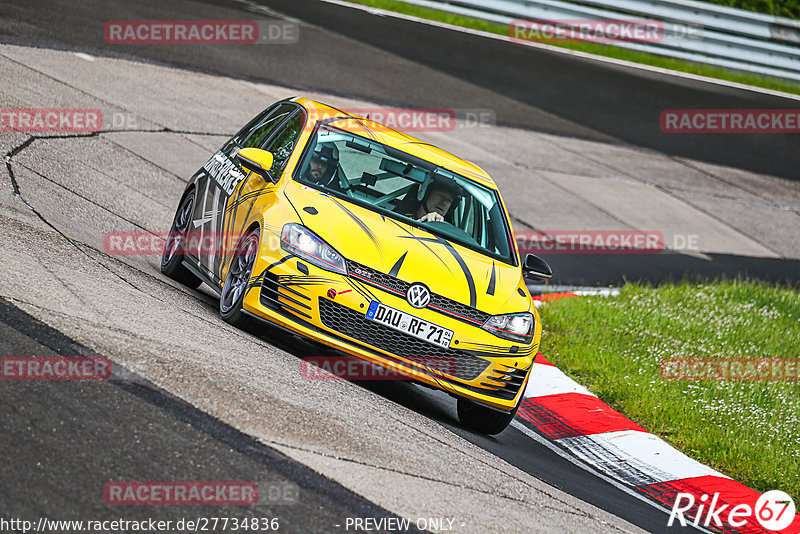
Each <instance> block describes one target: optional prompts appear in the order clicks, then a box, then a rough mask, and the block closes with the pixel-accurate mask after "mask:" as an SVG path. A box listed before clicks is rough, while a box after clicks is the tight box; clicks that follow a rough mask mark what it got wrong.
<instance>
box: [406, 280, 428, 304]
mask: <svg viewBox="0 0 800 534" xmlns="http://www.w3.org/2000/svg"><path fill="white" fill-rule="evenodd" d="M406 300H407V301H408V303H409V304H411V305H412V306H414V307H415V308H424V307H425V306H427V305H428V303H429V302H430V301H431V292H430V291H428V288H427V287H425V286H424V285H423V284H420V283H419V282H417V283H414V284H411V287H409V288H408V292H407V293H406Z"/></svg>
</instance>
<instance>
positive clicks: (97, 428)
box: [0, 0, 799, 532]
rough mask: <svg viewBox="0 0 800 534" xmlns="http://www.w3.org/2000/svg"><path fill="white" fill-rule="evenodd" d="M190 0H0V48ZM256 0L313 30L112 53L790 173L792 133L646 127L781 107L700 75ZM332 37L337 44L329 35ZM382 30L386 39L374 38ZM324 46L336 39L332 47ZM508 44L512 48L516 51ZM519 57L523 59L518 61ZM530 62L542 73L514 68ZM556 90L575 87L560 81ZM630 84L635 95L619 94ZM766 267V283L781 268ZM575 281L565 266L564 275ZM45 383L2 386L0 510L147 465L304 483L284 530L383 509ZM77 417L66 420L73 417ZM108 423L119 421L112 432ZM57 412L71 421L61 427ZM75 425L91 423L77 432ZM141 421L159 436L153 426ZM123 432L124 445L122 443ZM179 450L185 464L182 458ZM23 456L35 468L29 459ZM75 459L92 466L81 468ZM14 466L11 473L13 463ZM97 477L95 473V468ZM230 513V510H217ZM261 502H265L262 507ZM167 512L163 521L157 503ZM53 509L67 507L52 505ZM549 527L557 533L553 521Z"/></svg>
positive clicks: (527, 458) (561, 473) (418, 400)
mask: <svg viewBox="0 0 800 534" xmlns="http://www.w3.org/2000/svg"><path fill="white" fill-rule="evenodd" d="M175 5H180V4H175ZM200 5H201V6H203V11H202V13H197V12H193V13H187V12H185V11H181V9H180V7H176V8H173V7H172V5H163V4H161V3H157V2H153V3H150V4H149V3H147V2H144V3H138V4H136V5H126V4H110V3H105V2H85V3H79V4H73V3H66V2H63V3H60V2H38V3H31V4H26V5H24V6H21V5H14V4H12V5H6V6H4V9H3V14H2V19H0V20H1V21H2V27H3V35H4V37H3V40H4V41H5V42H14V43H19V44H28V45H37V46H43V47H56V48H62V47H64V48H75V47H77V48H80V49H88V50H92V51H94V52H95V53H103V52H104V51H105V52H106V53H108V54H112V55H118V54H120V49H119V48H118V47H115V48H114V49H113V50H112V49H111V48H110V47H109V46H107V45H106V44H105V43H103V42H102V40H98V38H97V36H98V35H102V33H101V32H100V33H99V34H98V28H102V25H103V24H104V23H105V22H106V21H107V20H109V19H137V18H138V19H146V18H151V19H154V18H160V19H178V18H195V17H197V16H202V17H203V18H214V16H215V13H217V12H216V11H215V10H216V9H217V6H222V7H219V9H220V11H222V10H223V7H225V9H226V10H227V9H228V8H229V7H230V4H229V3H223V2H220V3H218V4H211V3H209V4H200ZM268 5H269V6H270V7H274V8H275V9H276V10H279V11H281V12H284V13H287V14H290V15H292V16H295V17H297V18H302V19H304V20H308V21H310V22H312V23H313V24H315V25H317V26H318V28H312V29H309V30H308V32H307V34H306V35H304V43H305V44H303V45H302V46H299V47H274V48H273V47H258V48H259V49H258V50H257V51H254V47H242V49H241V50H239V51H236V52H234V53H231V52H230V49H226V51H225V53H221V52H220V51H219V49H215V48H214V47H203V46H198V47H191V49H190V50H188V49H179V48H178V47H173V48H166V49H162V48H160V47H146V48H133V47H130V48H129V49H127V50H126V49H125V48H124V47H123V50H122V53H123V54H124V55H130V56H136V57H140V58H146V59H151V60H155V61H158V62H163V63H167V64H174V65H179V66H184V67H191V68H196V69H198V70H203V71H211V72H220V73H225V74H227V75H231V76H240V77H243V78H247V79H258V80H264V81H272V82H275V83H280V84H283V85H290V86H295V87H298V88H313V89H324V90H327V91H329V92H336V93H341V94H346V95H354V96H360V97H365V98H370V99H372V100H374V101H378V102H385V103H391V104H398V105H409V106H417V107H418V106H424V107H454V108H457V107H462V108H464V107H485V102H486V101H485V97H486V96H487V94H493V95H496V96H498V98H497V100H496V102H497V104H496V106H495V107H494V111H495V112H496V114H497V118H498V121H499V122H501V123H504V124H509V125H514V126H523V127H531V128H536V129H539V130H543V131H549V132H553V133H557V134H560V135H565V136H575V137H582V138H587V139H595V140H599V141H606V142H608V141H614V140H615V139H618V140H621V141H630V142H639V143H642V144H644V145H646V146H651V147H656V148H658V149H659V150H661V151H664V152H667V153H674V154H678V155H684V156H690V157H695V158H698V159H707V160H708V161H713V162H720V163H725V164H729V165H735V166H740V167H742V168H751V169H756V170H758V171H760V172H769V173H772V174H775V175H779V176H786V177H790V178H797V171H796V169H797V163H798V160H797V157H798V153H799V151H798V150H797V148H798V145H797V140H796V138H792V137H790V136H771V137H770V138H769V143H768V144H767V145H764V144H762V143H761V141H760V140H759V139H752V138H750V137H749V136H741V137H736V138H735V139H733V141H732V143H728V141H729V139H727V138H726V142H725V143H721V144H715V143H710V144H709V143H706V144H704V145H703V146H702V151H701V152H699V153H698V152H697V151H698V146H700V145H699V144H698V143H696V142H693V141H692V140H691V139H688V137H677V136H676V137H668V136H664V135H661V134H660V133H659V132H657V131H656V130H657V116H658V113H659V112H660V111H661V109H663V108H664V107H671V108H681V107H697V108H703V107H714V108H722V107H749V108H779V107H786V104H785V102H784V101H780V100H778V99H773V98H771V97H763V96H754V95H752V94H746V93H744V92H742V91H739V90H732V89H725V88H721V87H713V88H709V87H708V86H707V85H702V88H701V86H700V84H698V83H696V82H691V81H687V80H669V81H665V80H664V79H663V78H661V77H659V76H655V75H653V74H649V73H642V72H639V71H634V70H632V69H627V68H622V67H608V66H604V67H599V66H597V65H594V64H592V63H591V62H588V61H585V60H578V59H574V58H564V57H563V56H561V55H554V54H551V53H546V52H536V53H533V52H530V51H522V50H516V49H514V50H511V49H509V45H508V44H507V43H506V44H504V43H501V42H497V43H492V44H490V45H484V43H483V42H481V45H482V46H480V47H478V46H477V44H476V42H472V39H473V38H472V37H469V36H464V35H462V34H455V33H454V32H449V31H446V30H435V29H431V28H429V27H424V26H422V25H418V24H414V23H404V22H399V21H396V20H393V19H381V18H376V17H372V16H368V15H366V14H363V13H361V12H352V11H350V10H348V9H347V8H341V7H337V6H331V5H326V4H320V3H316V2H314V3H311V2H306V1H304V0H301V1H285V2H269V3H268ZM155 14H157V15H155ZM220 18H229V17H222V16H220ZM22 21H24V22H22ZM341 35H345V36H347V39H341V38H340V37H339V36H341ZM387 35H391V36H392V38H391V39H387V38H386V36H387ZM332 43H333V44H335V45H336V46H331V44H332ZM359 43H367V44H368V45H370V46H361V45H360V44H359ZM375 49H382V50H389V51H390V52H392V53H393V54H397V55H400V56H402V57H406V58H409V59H412V60H413V61H416V62H419V63H421V64H425V65H428V66H432V67H434V68H436V69H437V70H440V71H441V72H443V73H447V74H449V75H450V76H452V78H451V80H450V81H451V85H450V86H448V87H447V88H446V90H443V89H442V87H441V86H439V85H436V86H433V85H431V81H430V80H426V79H420V78H417V77H415V76H414V73H413V72H402V71H398V70H394V69H392V68H381V67H380V65H377V64H376V63H375V61H376V60H379V59H380V57H379V56H380V55H379V54H376V53H375ZM250 54H255V56H253V55H250ZM329 54H335V55H336V57H337V58H340V59H341V58H346V60H347V64H348V65H350V67H349V68H347V66H343V63H342V61H341V60H340V61H338V62H332V61H331V60H330V56H328V55H329ZM516 54H521V55H520V56H518V57H517V56H516ZM498 55H499V56H502V57H504V58H505V57H508V58H510V59H511V60H510V61H509V62H508V63H507V64H506V67H503V62H498V61H497V57H499V56H498ZM365 65H370V66H373V67H374V70H372V71H371V72H373V73H374V75H370V76H367V75H354V74H353V73H354V72H363V71H364V70H366V69H365V68H364V66H365ZM507 65H512V67H509V66H507ZM519 65H525V66H526V68H525V69H521V68H518V66H519ZM501 69H504V70H501ZM531 71H537V72H540V73H542V75H541V76H539V77H533V76H531V75H530V74H525V73H529V72H531ZM440 81H441V80H437V83H439V82H440ZM665 86H668V87H665ZM565 87H570V88H571V89H574V90H570V91H565V90H564V88H565ZM622 88H624V89H625V90H624V91H623V90H622ZM632 94H633V95H640V97H638V98H637V97H634V98H631V95H632ZM643 95H647V97H646V98H645V97H644V96H643ZM667 103H668V104H667ZM544 110H547V111H544ZM620 116H628V117H653V123H652V124H654V125H656V126H655V127H656V130H654V129H653V127H652V125H650V126H647V122H646V121H632V120H627V119H626V120H620ZM737 143H743V145H741V146H740V145H738V144H737ZM744 147H746V148H747V150H744V149H743V148H744ZM556 261H557V260H556ZM602 261H607V262H609V263H608V272H614V270H615V269H616V268H617V266H615V265H614V263H613V262H614V260H613V259H611V260H609V259H605V260H602ZM753 261H755V260H753ZM567 264H569V262H565V266H566V265H567ZM775 264H776V265H775V269H772V268H767V269H766V272H768V273H770V274H772V275H774V274H775V272H778V273H780V272H782V271H780V270H781V269H784V270H786V272H789V269H788V268H787V267H786V265H787V264H786V263H785V262H781V261H776V262H775ZM757 268H758V269H763V263H760V262H759V263H758V267H757ZM670 272H672V271H670ZM776 276H777V277H778V278H780V277H781V276H782V275H781V274H778V275H776ZM579 277H580V273H578V274H577V275H576V276H574V277H573V279H574V280H578V278H579ZM787 278H791V277H787ZM616 279H617V278H614V280H616ZM588 281H589V282H591V280H588ZM604 281H605V280H604ZM197 298H198V300H199V301H201V302H205V301H207V300H208V299H207V297H204V296H203V295H202V294H199V295H197ZM0 310H1V313H0V316H1V317H2V322H3V323H4V324H3V325H0V329H2V336H0V339H2V340H3V346H2V352H3V353H6V354H22V353H25V354H31V355H35V354H43V355H44V354H52V353H53V352H57V353H60V354H71V353H73V352H74V353H84V354H85V353H86V351H87V350H88V349H85V348H83V347H80V346H79V345H77V344H75V343H73V342H71V341H70V340H69V339H68V338H65V337H63V336H62V335H61V334H59V333H58V332H56V331H54V330H52V329H49V328H48V327H46V326H44V325H42V324H41V323H39V322H38V321H37V320H35V319H33V318H31V317H30V316H27V315H26V314H25V313H24V312H21V311H19V310H16V309H15V308H14V307H12V306H9V305H8V304H5V303H2V305H1V306H0ZM266 339H267V340H268V341H269V342H270V343H272V344H274V345H277V346H278V347H279V348H280V349H282V350H286V351H288V352H289V353H292V354H295V355H298V356H299V355H303V354H305V353H306V351H307V350H308V347H307V345H305V344H303V343H301V342H294V341H292V340H289V341H285V340H284V341H280V340H276V338H274V337H267V338H266ZM126 384H127V385H126ZM50 387H51V386H49V385H47V384H44V385H42V384H33V385H30V384H20V385H15V386H14V387H13V388H5V387H4V388H3V389H2V395H3V397H4V398H3V406H6V407H10V408H11V409H10V415H7V416H4V423H5V422H7V430H13V432H5V433H4V436H3V438H2V439H3V440H5V441H4V442H3V446H4V450H6V451H13V452H12V454H11V456H10V457H9V458H8V459H9V461H8V462H6V463H5V464H4V466H5V467H4V471H3V473H2V474H3V476H2V480H3V481H4V483H5V482H7V485H4V487H3V488H0V492H3V503H4V508H3V509H2V510H0V513H2V514H3V515H4V516H7V515H11V516H13V515H19V514H21V513H37V514H44V513H50V512H51V511H52V515H59V514H58V512H59V511H61V512H63V511H64V510H70V511H72V512H74V513H76V514H84V513H86V512H87V511H94V512H98V513H109V514H110V512H109V510H99V509H98V507H97V504H96V499H86V500H82V499H81V498H80V496H78V495H70V494H67V493H66V492H64V491H63V488H69V487H70V486H71V485H72V486H80V487H82V488H86V487H90V486H94V487H101V485H99V486H98V484H100V482H99V481H100V480H108V478H107V476H108V473H109V470H108V466H109V465H110V464H114V467H115V469H118V470H119V471H118V472H119V473H120V478H125V477H126V476H127V477H128V478H146V477H147V475H148V474H151V473H157V474H162V475H164V477H163V478H176V479H180V478H185V479H193V478H205V479H217V480H224V479H236V478H237V477H243V476H244V474H245V473H246V474H247V478H252V477H253V473H254V472H257V473H259V476H260V477H262V478H261V479H262V480H279V481H286V480H288V481H292V482H294V483H296V484H298V485H300V486H301V487H303V488H304V489H305V488H308V490H309V493H304V498H305V495H308V496H309V497H308V501H305V500H304V501H303V502H302V507H301V508H297V509H292V510H291V512H285V511H284V510H288V509H289V508H282V509H280V511H279V512H278V513H280V514H282V517H284V516H285V517H286V518H287V521H288V522H289V523H290V524H293V525H295V526H296V527H297V529H296V530H292V529H290V531H297V532H303V531H325V526H327V525H329V524H330V522H331V521H334V520H336V518H341V517H342V516H343V515H347V514H351V515H369V516H373V517H376V516H381V515H385V514H387V513H388V512H386V511H385V510H383V509H381V508H380V507H376V506H375V505H373V504H371V503H369V502H367V501H365V500H364V499H363V498H360V497H358V496H357V495H355V494H353V493H352V492H349V491H348V490H347V489H345V488H342V487H341V486H339V485H337V484H335V483H333V482H330V481H328V480H327V479H324V478H322V477H319V476H318V475H316V474H315V473H313V472H312V471H310V470H309V469H307V468H305V467H304V466H302V465H300V464H298V463H297V462H294V461H292V460H290V459H287V458H285V457H282V456H281V455H280V453H278V452H276V451H274V450H273V449H270V448H268V447H264V446H263V445H260V444H259V443H257V442H254V441H252V440H250V439H249V438H248V437H247V436H246V435H244V434H241V433H239V431H237V430H235V429H233V428H231V427H228V426H226V425H225V424H224V423H221V422H219V421H216V420H214V419H213V418H212V417H210V416H207V415H206V414H204V413H202V412H201V411H198V410H196V409H194V408H193V407H191V406H190V405H187V404H185V403H181V402H180V401H178V400H177V399H175V398H174V397H172V396H171V395H170V394H169V393H167V392H165V391H162V390H159V388H157V387H155V386H153V385H152V384H149V385H146V386H141V385H138V386H131V385H130V384H129V383H122V382H121V383H120V384H114V383H109V384H90V385H87V386H81V385H75V387H74V388H71V389H68V390H65V389H59V390H58V391H57V393H56V392H54V391H52V390H51V389H49V388H50ZM360 387H363V388H364V389H368V390H369V391H371V392H373V393H376V394H378V395H380V396H381V397H383V398H385V399H387V400H390V401H392V402H396V403H398V404H399V405H402V406H403V407H406V408H410V409H412V410H414V411H417V412H418V413H421V414H423V415H424V416H426V417H428V418H430V419H432V420H435V421H437V422H439V423H440V424H441V425H443V426H444V427H445V428H447V429H449V430H451V431H452V432H454V433H456V434H458V435H460V436H462V437H464V438H466V439H467V440H469V441H471V442H472V443H474V444H476V445H478V446H480V447H482V448H485V449H487V450H489V451H491V452H492V453H494V454H496V455H498V456H500V457H502V458H503V459H505V460H506V461H508V462H509V463H511V464H512V465H515V466H517V467H519V468H521V469H522V470H524V471H526V472H528V473H530V474H532V475H534V476H536V477H537V478H540V479H541V480H543V481H545V482H547V483H549V484H552V485H553V486H555V487H557V488H559V489H562V490H564V491H566V492H567V493H570V494H571V495H573V496H575V497H578V498H579V499H581V500H583V501H585V502H588V503H591V504H593V505H595V506H597V507H599V508H601V509H604V510H606V511H609V512H611V513H612V514H615V515H617V516H618V517H622V518H624V519H626V520H628V521H630V522H631V523H633V524H635V525H637V526H639V527H640V528H643V529H645V530H648V531H651V532H661V531H666V530H667V529H666V528H665V526H664V525H665V524H666V516H665V514H664V513H662V512H659V511H658V510H655V509H654V508H652V507H650V506H649V505H646V504H644V503H642V502H641V501H638V500H636V499H633V498H631V497H630V496H629V495H627V494H625V493H623V492H621V491H620V490H618V489H616V488H614V487H612V486H611V485H609V484H607V483H605V482H603V481H602V480H600V479H598V478H595V477H593V476H590V475H587V474H586V472H584V471H582V470H581V469H580V468H578V467H576V466H574V465H573V464H571V463H569V462H567V461H566V460H564V459H563V458H561V457H560V456H558V455H556V454H554V453H552V451H550V450H549V449H547V448H545V447H542V446H539V445H537V444H535V443H533V442H531V441H530V439H528V438H527V437H526V436H525V435H524V434H522V433H521V432H520V431H519V430H517V429H514V428H509V429H508V430H507V431H505V432H504V433H503V434H502V435H500V436H499V437H498V438H485V437H482V436H477V435H474V434H471V433H469V432H466V431H464V430H463V429H461V428H460V427H459V426H458V424H457V422H456V419H455V415H454V407H453V405H452V401H451V400H450V399H449V398H447V397H446V396H444V395H440V394H438V393H436V392H430V391H427V390H423V389H420V388H417V387H415V386H412V385H409V384H402V383H399V384H376V383H373V384H360ZM90 388H91V389H90ZM54 393H55V397H56V399H55V400H54ZM77 413H81V416H80V417H75V415H74V414H77ZM30 420H35V421H37V425H40V426H39V427H38V428H39V431H35V429H34V431H33V432H31V430H30V429H28V434H26V433H25V428H24V426H25V424H26V422H28V421H30ZM120 420H125V421H126V423H128V422H129V424H126V425H125V427H124V428H120V425H118V421H120ZM65 421H70V422H69V423H66V424H65ZM85 421H92V422H93V424H92V425H91V426H90V427H89V428H87V427H86V425H85ZM187 423H188V424H187ZM4 426H6V425H4ZM153 428H157V429H159V431H158V432H153V431H152V429H153ZM110 429H111V430H113V431H112V432H110V431H109V430H110ZM134 442H135V443H136V444H137V446H136V447H130V448H129V445H130V444H131V443H134ZM142 443H144V444H145V446H142ZM20 444H25V445H27V446H20ZM109 450H113V451H114V454H113V458H110V456H111V455H109V454H108V451H109ZM33 451H37V452H36V453H34V452H33ZM190 455H191V458H192V459H191V461H182V459H183V460H186V459H187V458H188V457H189V456H190ZM160 457H163V458H167V457H168V458H169V462H166V461H164V462H157V461H154V459H158V458H160ZM62 458H84V459H88V460H91V459H98V460H99V461H98V462H97V467H98V469H97V470H93V469H88V470H87V469H85V468H83V467H82V468H81V469H76V467H75V464H65V463H64V462H62V461H60V460H61V459H62ZM42 459H44V460H45V461H44V462H42ZM36 462H39V463H40V464H44V465H36ZM87 465H92V464H91V462H87ZM14 466H26V468H25V469H13V467H14ZM142 466H146V470H145V471H142V469H143V467H142ZM101 474H102V476H103V477H105V478H101ZM53 475H55V477H54V476H53ZM153 476H154V475H153ZM19 488H24V491H19ZM98 491H99V490H98ZM61 499H66V500H61ZM306 506H308V508H306ZM312 509H313V512H312ZM170 512H174V510H171V511H170ZM191 512H193V510H188V511H187V514H189V515H190V514H191ZM239 512H240V511H238V510H231V513H237V514H239ZM267 512H272V510H271V509H269V508H268V509H267ZM148 515H149V516H150V517H152V516H154V515H155V513H153V512H151V511H148ZM220 515H221V514H220ZM170 517H174V515H172V514H171V513H170ZM59 518H66V517H64V516H63V515H60V516H59ZM553 530H557V526H554V528H553Z"/></svg>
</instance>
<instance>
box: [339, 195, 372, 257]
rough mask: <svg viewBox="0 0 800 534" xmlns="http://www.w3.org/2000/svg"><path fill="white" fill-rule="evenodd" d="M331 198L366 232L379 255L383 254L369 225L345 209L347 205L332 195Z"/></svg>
mask: <svg viewBox="0 0 800 534" xmlns="http://www.w3.org/2000/svg"><path fill="white" fill-rule="evenodd" d="M331 200H333V202H334V204H336V205H337V206H339V207H340V208H341V209H342V211H344V212H345V213H346V214H347V215H349V216H350V218H351V219H353V221H355V223H356V224H358V226H359V227H360V228H361V229H362V230H363V231H364V233H365V234H367V237H369V238H370V239H371V240H372V243H373V244H374V245H375V248H376V249H378V252H379V253H380V255H381V256H383V250H382V249H381V245H380V243H378V239H377V238H376V237H375V234H373V233H372V230H370V228H369V226H367V225H366V224H365V223H364V221H362V220H361V219H359V218H358V217H357V216H356V214H355V213H353V212H352V211H350V210H349V209H347V206H345V205H344V204H342V203H341V202H339V201H338V200H336V199H335V198H333V197H331Z"/></svg>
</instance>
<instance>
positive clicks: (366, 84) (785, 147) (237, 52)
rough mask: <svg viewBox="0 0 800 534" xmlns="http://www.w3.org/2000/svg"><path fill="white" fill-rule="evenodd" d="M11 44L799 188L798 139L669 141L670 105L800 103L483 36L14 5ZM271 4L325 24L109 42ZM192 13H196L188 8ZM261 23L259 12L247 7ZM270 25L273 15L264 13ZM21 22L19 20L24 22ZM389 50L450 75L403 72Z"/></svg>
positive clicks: (334, 12) (269, 0) (156, 10)
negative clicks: (426, 113) (340, 98)
mask: <svg viewBox="0 0 800 534" xmlns="http://www.w3.org/2000/svg"><path fill="white" fill-rule="evenodd" d="M4 4H5V5H4V8H3V13H2V15H0V17H1V18H0V21H1V22H2V28H3V31H2V34H4V40H5V41H6V42H10V43H20V44H33V45H37V46H52V45H55V46H65V45H66V46H70V47H81V48H86V49H89V50H91V51H94V52H104V53H111V54H128V55H130V56H133V57H138V58H147V59H152V60H156V61H163V62H166V63H169V64H173V65H181V66H186V67H190V68H195V69H198V70H201V71H205V72H219V73H224V74H226V75H229V76H240V77H244V78H247V79H255V80H260V81H266V82H270V83H276V84H280V85H286V86H290V87H297V88H298V89H307V88H313V89H324V90H325V91H327V92H330V93H333V94H342V95H348V96H354V97H361V98H364V99H367V100H371V101H374V102H378V103H388V104H392V105H401V106H410V107H430V108H485V107H487V93H491V94H492V95H493V96H494V97H495V98H493V99H492V100H491V101H490V106H491V107H492V108H493V110H494V111H495V113H496V116H497V121H498V123H500V124H506V125H510V126H515V127H521V128H533V129H536V130H538V131H544V132H551V133H557V134H560V135H566V136H578V137H584V138H588V139H595V140H601V141H609V140H612V141H613V140H618V141H621V142H626V143H630V144H632V145H636V146H642V147H646V148H650V149H654V150H658V151H660V152H663V153H666V154H672V155H678V156H684V157H689V158H692V159H697V160H701V161H708V162H712V163H719V164H724V165H730V166H733V167H738V168H742V169H748V170H753V171H756V172H760V173H765V174H771V175H774V176H779V177H784V178H789V179H794V180H797V179H800V172H798V168H800V136H798V135H796V134H769V135H754V134H736V135H717V136H710V135H703V134H692V135H687V134H665V133H663V132H661V130H660V127H659V122H658V118H659V115H660V113H661V112H662V111H663V110H665V109H798V108H800V102H799V101H797V100H786V99H783V98H779V97H774V96H769V95H764V94H758V93H753V92H750V91H745V90H741V89H733V88H730V87H725V86H721V85H709V84H707V83H703V82H698V81H694V80H689V79H683V78H675V77H665V76H663V75H660V74H657V73H653V72H647V71H643V70H639V69H633V68H630V67H624V66H613V65H609V64H603V63H598V62H596V61H592V60H589V59H584V58H579V57H570V56H565V55H564V54H559V53H555V52H549V51H546V50H540V49H531V48H528V47H523V46H518V45H517V44H515V43H512V42H509V41H508V40H487V39H485V38H482V37H477V36H471V35H468V34H464V33H461V32H456V31H451V30H444V29H441V28H436V27H432V26H428V25H424V24H419V23H415V22H409V21H405V20H400V19H396V18H391V17H376V16H374V15H371V14H369V13H367V12H365V11H362V10H358V9H352V8H348V7H342V6H339V5H335V4H329V3H325V2H320V1H318V0H258V1H255V2H253V1H249V0H248V2H244V1H241V2H237V3H232V2H230V1H228V0H211V1H208V2H198V3H196V4H195V3H191V4H190V3H188V2H167V3H165V2H159V1H155V0H146V1H143V2H136V3H131V4H129V3H126V2H105V1H103V0H89V1H84V2H69V1H65V0H42V1H36V2H25V3H19V2H10V3H8V2H5V3H4ZM246 4H251V5H252V4H257V5H262V6H266V7H267V8H268V10H275V11H276V12H279V13H282V14H286V15H289V16H290V17H294V18H297V19H300V20H302V21H304V22H306V23H309V24H312V25H314V26H316V27H303V35H302V39H301V40H300V42H298V43H296V44H293V45H264V46H250V45H240V46H237V45H232V46H227V47H215V46H213V45H208V46H207V45H198V46H192V47H180V46H146V45H145V46H142V45H110V44H108V43H106V42H105V41H104V40H103V39H102V35H103V32H102V28H103V26H104V24H105V23H106V22H107V21H109V20H118V19H121V20H125V19H134V20H137V19H138V20H141V19H151V20H152V19H156V20H166V19H185V18H198V17H200V16H202V17H203V18H207V19H213V18H215V17H219V18H227V17H228V15H229V14H230V9H231V7H234V8H236V7H239V8H240V12H243V13H248V11H246V10H244V9H241V8H244V7H246ZM190 5H191V6H197V7H192V8H191V9H189V8H188V6H190ZM250 14H252V10H251V11H250ZM262 18H266V14H262ZM23 21H24V22H23ZM385 53H389V54H392V55H395V56H399V57H402V58H405V59H408V60H410V61H411V62H412V63H414V64H419V65H424V66H427V67H430V68H432V69H434V70H435V71H436V72H439V73H441V74H443V75H445V76H447V77H448V79H447V81H446V85H445V86H443V85H442V79H441V78H436V79H431V78H427V77H425V76H420V75H419V73H418V72H415V71H414V69H405V68H399V69H398V68H396V67H397V65H396V64H394V63H389V62H387V61H386V57H385Z"/></svg>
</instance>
